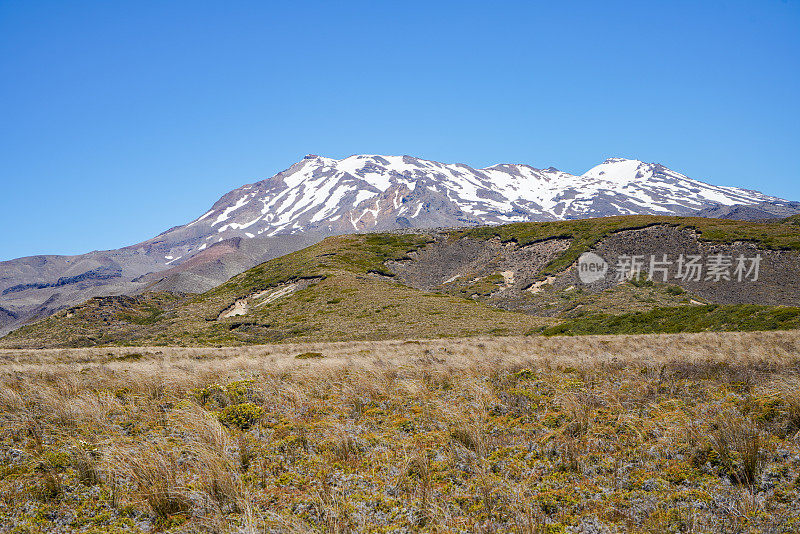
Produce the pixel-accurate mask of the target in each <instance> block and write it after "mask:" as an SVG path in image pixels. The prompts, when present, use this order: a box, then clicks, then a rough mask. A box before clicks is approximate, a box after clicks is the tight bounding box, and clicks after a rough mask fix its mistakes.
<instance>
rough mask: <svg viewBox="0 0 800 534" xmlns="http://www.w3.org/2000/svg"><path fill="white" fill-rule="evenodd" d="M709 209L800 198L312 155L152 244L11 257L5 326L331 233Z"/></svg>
mask: <svg viewBox="0 0 800 534" xmlns="http://www.w3.org/2000/svg"><path fill="white" fill-rule="evenodd" d="M698 213H700V214H703V213H707V214H708V215H710V216H722V217H725V216H742V217H749V218H754V219H764V218H769V217H771V216H775V217H778V216H780V217H786V216H788V215H792V214H795V213H800V204H798V203H792V202H789V201H787V200H784V199H780V198H777V197H773V196H770V195H765V194H763V193H759V192H757V191H751V190H746V189H741V188H732V187H725V186H715V185H710V184H706V183H704V182H701V181H698V180H694V179H691V178H688V177H687V176H685V175H683V174H681V173H678V172H675V171H672V170H670V169H668V168H667V167H665V166H663V165H661V164H657V163H644V162H641V161H639V160H634V159H627V158H608V159H606V160H605V161H604V162H602V163H601V164H599V165H596V166H595V167H593V168H591V169H589V170H588V171H586V172H585V173H584V174H582V175H572V174H569V173H566V172H563V171H560V170H558V169H555V168H554V167H549V168H547V169H537V168H535V167H533V166H531V165H527V164H508V163H498V164H495V165H492V166H490V167H485V168H483V169H475V168H473V167H470V166H469V165H466V164H462V163H453V164H447V163H441V162H436V161H432V160H425V159H422V158H416V157H413V156H382V155H353V156H349V157H347V158H342V159H340V160H337V159H333V158H326V157H323V156H317V155H314V154H309V155H307V156H306V157H304V158H303V159H301V160H300V161H298V162H296V163H294V164H293V165H291V166H290V167H289V168H287V169H285V170H283V171H281V172H279V173H277V174H275V175H274V176H272V177H269V178H266V179H264V180H260V181H256V182H253V183H250V184H245V185H243V186H240V187H238V188H236V189H234V190H232V191H230V192H228V193H226V194H225V195H223V196H222V197H220V198H219V199H218V200H217V201H216V202H214V203H213V204H212V206H211V208H210V209H209V210H207V211H206V212H205V213H204V214H202V215H201V216H199V217H197V218H196V219H194V220H192V221H190V222H188V223H187V224H185V225H180V226H175V227H173V228H170V229H169V230H166V231H164V232H162V233H161V234H159V235H158V236H155V237H153V238H151V239H149V240H146V241H143V242H141V243H137V244H134V245H129V246H126V247H122V248H120V249H116V250H111V251H95V252H91V253H88V254H83V255H77V256H48V255H41V256H36V257H29V258H19V259H16V260H9V261H6V262H0V266H2V270H3V275H4V276H3V277H2V279H0V306H2V307H3V308H4V309H6V310H8V311H9V312H11V313H7V314H3V315H0V334H2V333H4V332H7V331H9V330H10V329H12V328H14V327H16V326H19V325H20V324H24V323H25V322H26V321H28V320H30V319H31V318H32V317H33V316H34V315H35V316H37V317H40V316H46V315H48V314H50V313H53V312H54V311H57V310H59V309H63V308H65V307H68V306H72V305H75V304H77V303H79V302H83V301H84V300H86V298H89V297H92V296H104V295H131V294H137V293H139V292H141V291H145V290H153V289H158V290H164V291H178V292H201V291H205V290H207V289H210V288H211V287H213V286H214V285H217V284H219V283H222V282H224V281H225V280H227V279H228V278H230V277H231V276H233V275H235V274H238V273H239V272H242V271H244V270H246V269H247V268H250V267H252V266H254V265H257V264H259V263H261V262H263V261H267V260H269V259H272V258H274V257H277V256H280V255H283V254H286V253H289V252H293V251H295V250H298V249H300V248H302V247H305V246H308V245H309V244H312V243H314V242H318V241H319V240H321V239H323V238H325V237H326V236H330V235H339V234H348V233H360V232H381V231H390V230H396V229H402V228H412V229H413V228H452V227H461V226H480V225H498V224H507V223H513V222H528V221H548V220H549V221H556V220H570V219H579V218H596V217H604V216H614V215H632V214H645V215H646V214H651V215H695V214H698ZM213 247H220V248H217V249H216V250H215V251H214V253H206V251H210V250H211V249H212V248H213ZM223 252H224V253H223ZM3 293H5V294H3Z"/></svg>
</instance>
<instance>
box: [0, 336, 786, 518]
mask: <svg viewBox="0 0 800 534" xmlns="http://www.w3.org/2000/svg"><path fill="white" fill-rule="evenodd" d="M799 349H800V333H798V332H773V333H749V334H746V333H728V334H710V333H706V334H677V335H658V336H616V337H614V336H598V337H580V338H570V337H556V338H543V337H527V338H485V339H480V338H478V339H462V340H437V341H413V340H411V341H385V342H360V343H355V342H353V343H335V344H319V343H318V344H304V345H300V344H282V345H275V346H252V347H230V348H222V349H211V348H197V349H191V348H167V347H159V348H136V349H133V348H104V349H101V348H97V349H72V350H48V351H0V417H2V426H1V427H0V428H2V430H1V432H2V439H1V440H0V455H2V457H3V458H4V460H3V467H2V471H1V472H0V525H3V526H2V527H0V531H3V532H15V533H21V532H51V531H56V530H57V531H61V532H98V533H99V532H103V533H106V532H151V531H153V530H158V531H163V532H393V531H395V532H412V531H413V532H519V533H533V532H604V531H605V530H603V529H604V528H607V529H609V530H608V531H621V532H653V533H655V532H679V531H680V532H796V531H797V530H798V528H800V500H799V499H798V497H800V493H799V492H800V478H799V477H800V439H799V436H798V431H800V394H799V393H798V391H799V390H798V386H799V385H800V379H799V378H798V371H800V357H798V354H800V350H799ZM592 529H594V530H592Z"/></svg>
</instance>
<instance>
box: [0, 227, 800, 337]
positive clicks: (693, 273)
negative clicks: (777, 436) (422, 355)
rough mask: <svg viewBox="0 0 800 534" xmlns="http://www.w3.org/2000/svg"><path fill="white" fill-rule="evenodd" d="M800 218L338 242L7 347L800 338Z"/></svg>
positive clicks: (61, 323)
mask: <svg viewBox="0 0 800 534" xmlns="http://www.w3.org/2000/svg"><path fill="white" fill-rule="evenodd" d="M799 270H800V220H799V219H798V218H797V217H792V218H788V219H783V220H779V221H775V222H744V221H730V220H721V219H703V218H681V217H658V216H622V217H609V218H598V219H586V220H576V221H552V222H543V223H515V224H508V225H502V226H483V227H476V228H466V229H451V230H407V231H403V232H394V233H383V234H355V235H343V236H334V237H329V238H327V239H325V240H324V241H322V242H320V243H317V244H315V245H312V246H310V247H307V248H305V249H302V250H299V251H297V252H293V253H291V254H287V255H284V256H281V257H279V258H275V259H273V260H270V261H267V262H266V263H262V264H261V265H259V266H257V267H254V268H252V269H249V270H247V271H245V272H243V273H241V274H239V275H237V276H234V277H233V278H232V279H230V280H229V281H227V282H225V283H224V284H221V285H220V286H218V287H216V288H214V289H211V290H210V291H207V292H205V293H202V294H200V295H176V294H173V293H165V292H155V293H153V292H149V293H144V294H142V295H139V296H132V297H125V298H119V297H116V298H103V297H98V298H94V299H92V300H90V301H88V302H87V303H85V304H83V305H80V306H76V307H73V308H70V309H68V310H64V311H61V312H59V313H57V314H56V315H54V316H52V317H49V318H47V319H44V320H42V321H40V322H38V323H35V324H32V325H28V326H25V327H22V328H20V329H19V330H17V331H15V332H13V333H12V334H10V335H8V336H6V337H5V338H3V339H2V340H1V341H0V344H1V345H2V346H5V347H49V346H92V345H103V344H182V345H219V344H225V345H229V344H234V345H235V344H250V343H268V342H281V341H299V340H320V341H339V340H355V339H391V338H415V337H423V338H424V337H442V336H474V335H535V334H539V333H544V334H549V335H553V334H599V333H649V332H684V331H700V330H771V329H782V328H797V327H800V309H798V308H797V307H796V306H798V305H800V277H798V276H797V273H798V272H799Z"/></svg>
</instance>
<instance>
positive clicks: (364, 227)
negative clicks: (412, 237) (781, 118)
mask: <svg viewBox="0 0 800 534" xmlns="http://www.w3.org/2000/svg"><path fill="white" fill-rule="evenodd" d="M760 202H784V201H783V200H782V199H778V198H775V197H771V196H767V195H764V194H762V193H759V192H756V191H749V190H745V189H738V188H734V187H720V186H714V185H710V184H707V183H704V182H701V181H698V180H693V179H691V178H688V177H686V176H684V175H683V174H680V173H678V172H675V171H672V170H670V169H668V168H666V167H664V166H662V165H659V164H655V163H644V162H642V161H639V160H635V159H624V158H610V159H608V160H606V161H605V162H603V163H601V164H600V165H597V166H596V167H593V168H592V169H589V170H588V171H587V172H585V173H584V174H582V175H579V176H576V175H572V174H569V173H566V172H562V171H559V170H557V169H553V168H549V169H544V170H543V169H537V168H534V167H531V166H529V165H518V164H499V165H493V166H491V167H487V168H485V169H474V168H472V167H469V166H467V165H463V164H458V163H456V164H444V163H439V162H436V161H428V160H423V159H419V158H414V157H411V156H379V155H357V156H350V157H348V158H345V159H341V160H336V159H331V158H325V157H320V156H306V157H305V158H304V159H303V160H301V161H300V162H298V163H296V164H295V165H293V166H292V167H290V168H289V169H287V170H286V171H284V172H282V173H278V174H277V175H275V176H273V177H271V178H268V179H266V180H263V181H261V182H257V183H255V184H248V185H245V186H243V187H240V188H239V189H236V190H234V191H232V192H231V193H229V194H228V195H225V196H224V197H223V198H222V199H220V201H218V202H217V203H216V204H215V205H214V206H213V207H212V209H211V210H210V211H208V212H207V213H205V214H204V215H203V216H202V217H200V218H198V219H196V220H195V221H193V222H192V223H190V225H189V226H192V225H195V224H198V223H201V221H204V224H210V226H211V228H212V232H213V234H212V235H211V236H209V237H207V238H206V239H213V237H214V236H217V237H219V234H225V235H229V234H230V233H233V234H235V235H242V236H247V237H252V236H255V235H268V236H274V235H279V234H293V233H299V232H306V231H310V230H315V231H323V232H335V233H349V232H353V231H368V230H372V229H378V230H385V229H390V228H397V227H402V226H412V227H424V226H444V225H459V224H464V225H467V224H502V223H509V222H521V221H545V220H563V219H575V218H586V217H600V216H610V215H629V214H654V215H688V214H692V213H694V212H696V211H697V210H700V209H703V208H708V207H713V206H717V205H727V206H731V205H737V204H744V205H752V204H757V203H760ZM211 221H213V222H211ZM244 229H247V232H243V230H244Z"/></svg>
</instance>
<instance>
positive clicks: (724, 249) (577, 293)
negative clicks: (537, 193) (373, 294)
mask: <svg viewBox="0 0 800 534" xmlns="http://www.w3.org/2000/svg"><path fill="white" fill-rule="evenodd" d="M570 243H571V241H570V240H569V239H549V240H546V241H542V242H538V243H534V244H531V245H527V246H522V247H521V246H519V245H517V244H516V243H514V242H508V243H502V242H501V241H500V239H499V238H494V239H491V240H488V241H484V240H478V239H472V238H469V237H461V238H458V237H454V236H453V235H449V234H440V235H437V236H435V239H434V241H433V242H432V243H430V244H428V245H427V246H426V247H425V248H423V249H422V250H420V251H419V252H416V253H414V254H412V255H411V259H409V260H406V261H402V262H392V263H390V264H389V265H388V267H389V268H390V269H391V270H392V271H393V272H395V273H396V275H397V279H398V281H400V282H402V283H404V284H406V285H409V286H411V287H414V288H417V289H422V290H427V291H441V292H445V293H449V294H457V295H461V296H465V297H468V298H473V299H475V300H480V301H483V302H486V303H487V304H491V305H493V306H497V307H500V308H503V309H508V310H515V311H523V312H526V313H531V314H536V315H549V316H552V315H561V314H567V315H569V314H570V313H577V312H579V311H581V310H586V311H609V312H614V313H622V312H626V311H632V310H640V309H648V308H652V307H654V306H665V305H666V306H668V305H679V304H704V303H716V304H749V303H752V304H766V305H786V306H796V305H800V277H799V276H798V273H800V253H798V252H797V251H784V250H768V249H764V248H759V247H758V246H756V245H755V244H753V243H748V242H733V243H729V244H718V243H709V242H704V241H702V240H701V239H700V237H699V235H698V234H697V232H696V231H694V230H692V229H688V228H682V229H681V228H676V227H675V226H669V225H660V226H651V227H648V228H644V229H636V230H624V231H620V232H618V233H615V234H612V235H611V236H609V237H607V238H605V239H603V240H601V241H600V242H599V243H597V244H596V245H595V246H594V247H593V248H592V249H591V251H592V252H593V253H594V254H596V255H597V256H599V257H601V258H602V259H603V260H605V262H606V264H607V271H606V273H605V276H603V277H602V278H601V279H599V280H597V281H594V282H592V283H585V282H583V281H582V280H581V277H580V276H579V273H578V262H575V263H573V264H572V265H570V266H569V267H568V268H567V269H565V270H563V271H561V272H559V273H557V274H555V275H552V276H543V275H541V271H542V269H543V268H544V267H545V266H546V265H547V264H548V263H550V262H551V261H553V260H554V259H556V258H557V257H559V256H560V255H561V254H562V253H563V252H564V251H565V250H566V249H567V248H568V247H569V246H570ZM756 264H757V265H756ZM651 270H652V277H651V276H650V274H651Z"/></svg>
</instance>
